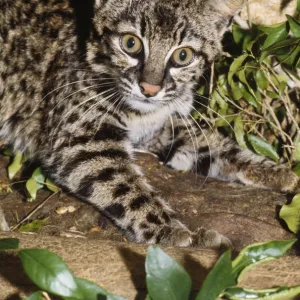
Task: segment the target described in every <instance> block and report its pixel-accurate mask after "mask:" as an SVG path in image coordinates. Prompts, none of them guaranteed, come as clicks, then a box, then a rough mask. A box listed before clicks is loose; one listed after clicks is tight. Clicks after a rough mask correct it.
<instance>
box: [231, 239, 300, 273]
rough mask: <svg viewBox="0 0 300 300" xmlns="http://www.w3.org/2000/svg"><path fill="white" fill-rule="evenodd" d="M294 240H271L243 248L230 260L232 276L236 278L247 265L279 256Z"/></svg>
mask: <svg viewBox="0 0 300 300" xmlns="http://www.w3.org/2000/svg"><path fill="white" fill-rule="evenodd" d="M295 242H296V239H294V240H288V241H271V242H267V243H258V244H253V245H250V246H248V247H246V248H244V249H243V250H242V251H241V252H240V254H239V255H238V257H237V258H236V259H235V260H234V261H233V262H232V268H233V275H234V278H237V277H238V276H239V275H240V274H241V272H242V271H243V270H244V269H245V268H246V267H248V266H251V267H252V266H253V265H255V264H257V263H259V262H262V261H266V260H271V259H276V258H279V257H281V256H282V255H284V254H285V252H286V251H287V250H288V249H290V248H291V247H292V246H293V244H294V243H295ZM246 270H247V269H246Z"/></svg>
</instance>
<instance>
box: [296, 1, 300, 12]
mask: <svg viewBox="0 0 300 300" xmlns="http://www.w3.org/2000/svg"><path fill="white" fill-rule="evenodd" d="M297 11H298V12H300V0H297Z"/></svg>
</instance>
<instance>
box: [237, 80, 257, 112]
mask: <svg viewBox="0 0 300 300" xmlns="http://www.w3.org/2000/svg"><path fill="white" fill-rule="evenodd" d="M241 92H242V94H243V97H244V98H245V100H247V102H248V103H249V104H251V105H252V106H254V107H256V108H257V107H258V104H257V102H256V99H255V97H254V96H253V95H252V94H251V93H249V91H248V90H247V88H246V87H245V86H244V85H243V84H242V85H241Z"/></svg>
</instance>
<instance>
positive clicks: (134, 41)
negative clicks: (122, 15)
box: [121, 34, 143, 55]
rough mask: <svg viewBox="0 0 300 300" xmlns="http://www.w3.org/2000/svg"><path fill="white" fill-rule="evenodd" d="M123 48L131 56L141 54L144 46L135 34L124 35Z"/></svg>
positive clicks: (122, 38)
mask: <svg viewBox="0 0 300 300" xmlns="http://www.w3.org/2000/svg"><path fill="white" fill-rule="evenodd" d="M121 47H122V49H123V50H124V51H125V52H126V53H128V54H129V55H136V54H138V53H140V52H141V50H142V48H143V45H142V42H141V40H140V39H139V38H138V37H137V36H135V35H133V34H124V35H123V36H122V37H121Z"/></svg>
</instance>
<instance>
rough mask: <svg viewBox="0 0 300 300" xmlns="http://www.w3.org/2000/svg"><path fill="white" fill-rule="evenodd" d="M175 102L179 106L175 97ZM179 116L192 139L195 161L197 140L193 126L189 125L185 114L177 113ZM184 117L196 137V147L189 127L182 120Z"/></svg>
mask: <svg viewBox="0 0 300 300" xmlns="http://www.w3.org/2000/svg"><path fill="white" fill-rule="evenodd" d="M175 104H176V105H179V106H180V105H181V103H180V102H179V101H177V100H176V99H175ZM179 116H180V117H181V120H182V122H183V123H184V126H185V127H186V129H187V131H188V133H189V136H190V138H191V141H192V144H193V147H194V155H195V161H197V157H198V156H197V153H198V151H197V149H198V140H197V135H196V132H195V131H194V128H193V126H191V123H190V122H189V120H188V119H187V118H186V116H183V115H182V114H181V113H179ZM184 118H185V119H186V120H187V121H188V123H189V125H190V127H191V129H192V130H193V133H194V137H195V138H196V143H197V147H196V144H195V142H194V138H193V136H192V134H191V131H190V129H189V127H188V126H187V123H186V122H185V121H184Z"/></svg>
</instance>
